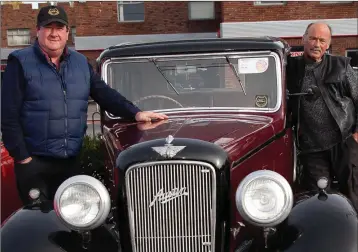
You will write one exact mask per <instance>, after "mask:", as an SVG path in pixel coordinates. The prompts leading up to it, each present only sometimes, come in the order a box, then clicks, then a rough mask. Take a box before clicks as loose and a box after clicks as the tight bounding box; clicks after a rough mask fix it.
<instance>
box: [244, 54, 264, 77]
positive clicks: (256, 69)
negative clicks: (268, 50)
mask: <svg viewBox="0 0 358 252" xmlns="http://www.w3.org/2000/svg"><path fill="white" fill-rule="evenodd" d="M238 64H239V73H240V74H255V73H263V72H265V71H266V70H267V68H268V64H269V63H268V58H241V59H239V62H238Z"/></svg>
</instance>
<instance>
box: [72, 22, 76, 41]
mask: <svg viewBox="0 0 358 252" xmlns="http://www.w3.org/2000/svg"><path fill="white" fill-rule="evenodd" d="M71 36H72V42H73V43H75V39H76V27H75V26H72V27H71Z"/></svg>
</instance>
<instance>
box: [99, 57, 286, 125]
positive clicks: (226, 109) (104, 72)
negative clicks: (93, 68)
mask: <svg viewBox="0 0 358 252" xmlns="http://www.w3.org/2000/svg"><path fill="white" fill-rule="evenodd" d="M227 55H238V56H237V57H234V58H235V59H236V58H240V57H245V58H247V57H252V56H253V55H257V56H271V57H274V58H275V62H276V74H277V103H276V106H275V107H274V108H273V109H264V108H240V107H236V108H233V107H196V108H177V109H163V110H155V111H156V112H161V113H166V114H172V113H177V112H187V111H193V112H232V113H254V112H261V113H275V112H277V111H278V110H279V109H280V108H281V106H282V100H283V99H282V92H283V91H282V74H281V72H282V71H281V69H282V68H281V62H280V57H279V55H278V54H277V53H274V52H271V51H257V52H229V53H212V54H180V55H160V56H159V55H157V56H154V55H153V56H151V57H150V58H171V57H177V58H178V57H190V56H195V57H197V56H199V57H200V56H210V57H208V58H215V56H227ZM240 55H242V56H240ZM147 58H148V57H143V56H136V57H123V58H112V59H108V60H106V61H105V62H104V63H103V65H102V69H101V72H102V78H103V80H104V81H105V82H106V83H107V81H108V79H107V78H108V76H107V68H108V66H109V64H113V63H118V62H117V61H121V60H131V61H130V62H134V61H133V59H139V60H140V59H143V60H145V62H146V61H147V60H146V59H147ZM107 85H108V83H107ZM106 115H107V116H108V118H110V119H119V118H120V117H114V116H111V115H109V113H108V112H107V111H106Z"/></svg>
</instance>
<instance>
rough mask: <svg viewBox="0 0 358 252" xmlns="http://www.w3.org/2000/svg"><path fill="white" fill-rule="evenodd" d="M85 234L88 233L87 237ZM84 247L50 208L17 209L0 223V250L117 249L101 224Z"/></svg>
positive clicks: (97, 251)
mask: <svg viewBox="0 0 358 252" xmlns="http://www.w3.org/2000/svg"><path fill="white" fill-rule="evenodd" d="M87 237H88V236H87ZM89 237H90V238H91V240H90V241H89V242H88V243H87V244H86V246H87V249H85V248H84V242H83V239H82V236H81V235H80V234H79V233H77V232H74V231H72V230H70V229H68V228H67V227H66V226H65V225H64V224H62V222H61V221H60V220H59V218H58V217H57V216H56V213H55V212H54V210H53V209H47V210H45V211H44V210H43V209H41V208H39V207H25V208H21V209H19V210H18V211H17V212H15V213H14V214H13V215H12V216H10V217H9V218H8V219H7V220H6V221H5V223H3V226H2V230H1V251H2V252H24V251H26V252H65V251H66V252H74V251H78V252H82V251H86V252H100V251H106V252H112V251H113V252H117V251H118V243H117V242H116V240H115V239H114V238H113V236H112V235H111V234H110V233H109V231H108V230H107V229H106V228H105V227H103V226H101V227H99V228H97V229H95V230H93V231H92V232H91V235H90V236H89Z"/></svg>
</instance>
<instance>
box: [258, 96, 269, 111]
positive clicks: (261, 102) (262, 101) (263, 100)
mask: <svg viewBox="0 0 358 252" xmlns="http://www.w3.org/2000/svg"><path fill="white" fill-rule="evenodd" d="M267 104H268V96H267V95H256V97H255V106H256V107H258V108H267Z"/></svg>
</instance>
